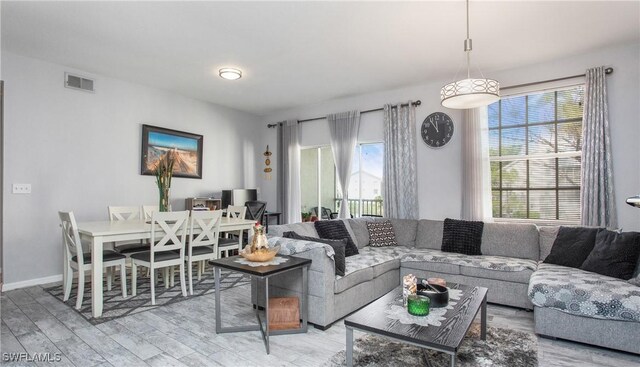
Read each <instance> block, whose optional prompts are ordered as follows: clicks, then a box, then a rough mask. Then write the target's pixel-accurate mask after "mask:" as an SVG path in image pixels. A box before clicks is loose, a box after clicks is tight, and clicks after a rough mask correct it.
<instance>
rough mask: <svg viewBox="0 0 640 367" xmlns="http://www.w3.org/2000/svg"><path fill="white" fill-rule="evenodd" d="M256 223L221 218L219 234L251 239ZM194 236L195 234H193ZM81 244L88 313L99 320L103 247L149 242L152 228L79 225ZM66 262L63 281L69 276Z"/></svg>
mask: <svg viewBox="0 0 640 367" xmlns="http://www.w3.org/2000/svg"><path fill="white" fill-rule="evenodd" d="M254 224H255V220H249V219H238V218H227V217H223V218H222V219H221V222H220V232H230V231H239V230H245V229H246V230H249V238H251V237H252V236H253V225H254ZM194 232H195V231H194ZM78 233H79V234H80V238H81V240H85V241H88V242H90V243H91V265H92V268H91V269H92V270H91V309H92V314H93V317H100V316H102V305H103V300H102V277H103V269H102V251H103V250H104V246H105V244H109V243H111V242H116V241H131V240H145V239H149V238H151V224H150V223H149V222H148V221H145V220H125V221H98V222H80V223H78ZM70 271H71V269H69V267H68V265H67V262H66V259H65V264H64V277H65V279H66V278H67V276H73V273H72V272H71V273H69V272H70Z"/></svg>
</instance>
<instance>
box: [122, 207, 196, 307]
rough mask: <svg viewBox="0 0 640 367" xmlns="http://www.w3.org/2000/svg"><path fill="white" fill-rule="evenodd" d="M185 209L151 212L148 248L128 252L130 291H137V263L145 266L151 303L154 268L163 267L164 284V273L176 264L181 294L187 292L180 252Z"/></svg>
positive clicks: (153, 303) (187, 217)
mask: <svg viewBox="0 0 640 367" xmlns="http://www.w3.org/2000/svg"><path fill="white" fill-rule="evenodd" d="M188 219H189V212H188V211H180V212H159V211H156V212H153V214H152V216H151V242H150V243H149V251H145V252H138V253H135V254H133V255H131V294H133V295H134V296H135V295H136V292H137V270H136V269H137V266H144V267H147V268H149V271H150V273H151V277H150V278H149V280H150V282H151V284H150V286H151V304H152V305H155V304H156V293H155V270H156V269H160V268H164V269H166V272H165V284H166V281H167V278H166V275H168V270H169V268H171V267H172V266H179V267H180V287H181V288H182V295H183V296H184V297H186V296H187V287H186V284H185V277H184V252H185V243H186V241H185V239H186V232H187V231H186V229H187V222H188Z"/></svg>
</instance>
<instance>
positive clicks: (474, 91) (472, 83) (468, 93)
mask: <svg viewBox="0 0 640 367" xmlns="http://www.w3.org/2000/svg"><path fill="white" fill-rule="evenodd" d="M472 48H473V47H472V42H471V38H470V37H469V0H467V39H465V40H464V51H465V52H466V53H467V78H466V79H462V80H457V81H454V82H452V83H449V84H447V85H445V86H444V87H442V89H441V90H440V103H441V104H442V106H443V107H447V108H452V109H460V110H464V109H469V108H476V107H482V106H488V105H490V104H491V103H493V102H496V101H498V100H499V99H500V83H498V81H497V80H493V79H486V78H485V77H484V76H482V78H472V77H471V50H472ZM480 74H482V72H480Z"/></svg>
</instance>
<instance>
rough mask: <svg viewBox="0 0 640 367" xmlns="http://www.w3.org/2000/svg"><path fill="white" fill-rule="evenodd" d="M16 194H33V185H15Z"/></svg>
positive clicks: (14, 191)
mask: <svg viewBox="0 0 640 367" xmlns="http://www.w3.org/2000/svg"><path fill="white" fill-rule="evenodd" d="M13 193H14V194H31V184H13Z"/></svg>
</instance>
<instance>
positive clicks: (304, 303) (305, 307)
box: [300, 266, 309, 333]
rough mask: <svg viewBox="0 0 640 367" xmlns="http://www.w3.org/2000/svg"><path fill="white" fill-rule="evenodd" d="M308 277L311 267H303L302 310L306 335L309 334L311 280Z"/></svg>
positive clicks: (303, 328) (303, 327)
mask: <svg viewBox="0 0 640 367" xmlns="http://www.w3.org/2000/svg"><path fill="white" fill-rule="evenodd" d="M308 276H309V267H308V266H303V267H302V297H300V298H301V301H300V303H302V304H301V305H300V308H301V309H302V330H303V331H304V332H305V333H306V332H307V320H308V318H309V304H308V301H307V293H308V292H309V284H308V282H309V280H308Z"/></svg>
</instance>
